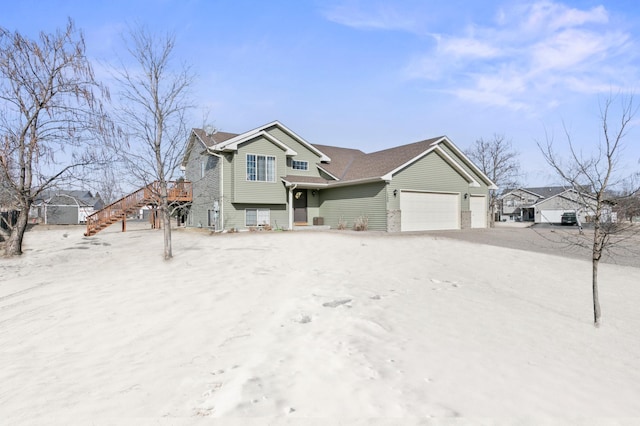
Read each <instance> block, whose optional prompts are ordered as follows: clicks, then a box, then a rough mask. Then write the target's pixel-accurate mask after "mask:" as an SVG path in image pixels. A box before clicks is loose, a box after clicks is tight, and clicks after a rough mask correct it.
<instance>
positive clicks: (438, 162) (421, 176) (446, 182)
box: [388, 151, 487, 211]
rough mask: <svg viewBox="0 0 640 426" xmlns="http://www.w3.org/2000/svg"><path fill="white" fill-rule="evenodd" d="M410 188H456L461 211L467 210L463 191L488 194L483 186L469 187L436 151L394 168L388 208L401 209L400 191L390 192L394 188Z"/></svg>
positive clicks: (434, 190)
mask: <svg viewBox="0 0 640 426" xmlns="http://www.w3.org/2000/svg"><path fill="white" fill-rule="evenodd" d="M396 189H397V190H398V191H400V190H401V189H412V190H417V191H433V192H439V191H440V192H457V193H460V207H461V210H462V211H466V210H469V199H468V198H467V199H466V200H465V199H464V194H465V193H469V194H483V195H486V194H487V189H486V185H485V186H484V189H483V188H482V187H480V188H472V187H470V186H469V182H467V179H466V178H465V177H464V176H463V175H461V174H460V173H459V172H458V171H457V170H456V169H455V168H453V167H452V166H451V165H450V164H449V163H448V162H447V161H446V160H445V159H444V158H443V157H442V156H441V155H440V154H439V153H438V152H437V151H433V152H431V153H429V154H427V155H426V156H425V157H423V158H421V159H419V160H418V161H416V162H415V163H413V164H411V165H410V166H408V167H407V168H405V169H403V170H401V171H399V172H397V173H396V174H395V175H394V176H393V179H392V181H391V183H390V184H389V187H388V197H389V210H399V209H400V194H398V195H397V196H394V195H393V191H394V190H396Z"/></svg>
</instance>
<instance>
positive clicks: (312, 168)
mask: <svg viewBox="0 0 640 426" xmlns="http://www.w3.org/2000/svg"><path fill="white" fill-rule="evenodd" d="M267 133H269V134H270V135H272V136H273V137H275V138H276V139H278V140H279V141H281V142H282V143H284V144H285V145H287V146H288V147H289V148H291V149H293V150H294V151H295V152H296V153H297V154H298V155H296V156H293V157H291V158H290V160H289V161H288V162H287V169H286V173H285V174H287V175H297V176H312V177H321V176H320V171H319V170H318V168H317V167H316V164H317V163H319V162H320V157H319V156H318V155H317V154H315V153H314V152H312V151H310V150H309V148H307V147H306V146H304V145H303V144H301V143H300V142H298V141H297V140H296V139H294V138H292V137H291V136H289V135H288V134H287V133H285V132H284V131H282V130H281V129H280V128H279V127H272V128H270V129H268V130H267ZM291 160H297V161H307V162H308V163H309V170H307V171H302V170H294V169H292V168H291Z"/></svg>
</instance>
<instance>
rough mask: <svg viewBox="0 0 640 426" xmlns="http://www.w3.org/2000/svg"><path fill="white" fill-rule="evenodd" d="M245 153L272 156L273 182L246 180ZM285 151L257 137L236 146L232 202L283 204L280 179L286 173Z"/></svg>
mask: <svg viewBox="0 0 640 426" xmlns="http://www.w3.org/2000/svg"><path fill="white" fill-rule="evenodd" d="M247 154H255V155H266V156H274V157H275V158H276V170H275V181H274V182H259V181H248V180H247ZM286 164H287V162H286V155H285V152H284V151H283V150H282V148H280V147H279V146H277V145H275V144H273V143H271V142H270V141H268V140H266V139H265V138H264V137H258V138H256V139H253V140H251V141H249V142H247V143H244V144H242V145H241V146H239V147H238V152H237V153H236V154H235V158H234V165H233V169H234V170H233V182H232V183H233V200H232V202H233V203H258V204H285V203H286V202H287V200H286V192H285V191H284V190H283V183H282V180H281V179H280V178H281V177H283V176H285V175H286V174H287V170H286V169H287V166H286Z"/></svg>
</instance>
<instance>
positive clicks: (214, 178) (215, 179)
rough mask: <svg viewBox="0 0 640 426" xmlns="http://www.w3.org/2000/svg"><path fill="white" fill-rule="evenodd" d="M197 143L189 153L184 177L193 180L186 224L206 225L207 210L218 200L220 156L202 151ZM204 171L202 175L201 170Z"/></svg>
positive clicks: (207, 219) (207, 218)
mask: <svg viewBox="0 0 640 426" xmlns="http://www.w3.org/2000/svg"><path fill="white" fill-rule="evenodd" d="M203 150H204V148H203V147H202V146H201V145H200V144H199V143H198V145H197V146H196V149H194V150H193V151H192V152H191V154H190V155H189V159H188V161H187V165H186V170H185V178H186V179H187V180H188V181H191V182H193V202H192V204H191V208H190V211H189V217H188V218H187V226H195V227H206V226H208V224H209V210H213V205H214V202H215V201H216V200H218V201H219V202H220V167H221V164H220V163H221V161H220V158H218V157H216V156H213V155H210V154H206V153H204V152H202V151H203ZM203 171H204V176H203V175H202V172H203Z"/></svg>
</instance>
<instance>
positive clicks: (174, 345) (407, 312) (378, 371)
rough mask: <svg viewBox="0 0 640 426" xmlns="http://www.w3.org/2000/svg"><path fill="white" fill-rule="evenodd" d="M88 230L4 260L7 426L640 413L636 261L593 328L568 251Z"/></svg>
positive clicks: (350, 237) (619, 278) (366, 236)
mask: <svg viewBox="0 0 640 426" xmlns="http://www.w3.org/2000/svg"><path fill="white" fill-rule="evenodd" d="M82 232H83V229H82V228H80V227H60V228H52V229H50V230H34V231H30V232H29V233H27V235H26V239H25V246H24V248H25V249H26V252H25V254H24V255H23V256H21V257H20V258H15V259H0V419H4V420H0V423H2V424H34V423H35V424H91V423H93V424H104V423H109V424H141V423H144V424H192V423H193V422H194V421H195V422H197V421H198V419H199V418H201V417H223V418H225V420H226V421H233V422H234V423H233V424H246V423H247V422H250V423H251V424H267V422H266V421H265V418H270V419H271V420H270V421H271V422H272V423H270V424H291V423H295V424H300V423H302V424H307V423H309V422H312V423H313V424H339V423H338V421H341V422H342V423H340V424H349V423H357V424H371V423H375V422H376V421H377V422H382V423H384V424H418V423H420V422H421V421H422V419H425V418H429V417H433V418H435V420H434V421H438V420H443V419H448V418H450V417H462V418H463V420H469V419H484V420H483V421H484V424H494V423H491V422H490V421H487V418H492V419H493V420H494V421H498V424H512V422H514V423H518V422H519V421H516V419H520V424H521V421H522V420H523V419H528V420H526V422H525V424H538V421H541V420H544V421H545V422H547V423H548V422H552V423H554V424H566V423H565V422H566V421H570V423H573V421H575V420H576V419H583V420H585V419H586V420H593V419H595V418H600V419H599V421H601V420H602V418H607V419H606V420H608V421H613V419H616V421H617V422H618V423H616V424H634V421H636V420H637V418H638V417H640V308H639V307H640V269H638V268H631V267H624V266H616V265H610V264H602V265H601V268H600V283H601V286H600V287H601V303H602V310H603V325H602V327H601V328H599V329H595V328H594V327H593V326H592V308H591V281H590V277H591V269H590V264H589V263H588V262H585V261H581V260H575V259H568V258H563V257H558V256H549V255H545V254H540V253H529V252H526V251H519V250H511V249H506V248H500V247H491V246H487V245H479V244H472V243H467V242H461V241H453V240H449V239H444V238H438V237H434V236H429V235H383V234H378V233H356V232H351V231H346V232H257V233H240V234H225V235H210V234H208V233H205V232H199V231H193V230H192V231H188V230H178V231H174V233H173V243H174V255H175V257H174V259H173V260H171V261H170V262H164V261H163V260H162V232H161V231H157V230H150V229H146V225H145V226H137V227H136V226H134V225H129V231H128V232H127V233H120V232H118V226H117V225H114V226H113V227H112V228H110V229H108V230H106V231H104V232H102V233H100V234H98V235H97V236H95V237H91V238H85V237H83V236H82ZM634 417H635V418H636V419H633V418H634ZM531 419H537V420H531ZM5 422H7V423H5ZM527 422H528V423H527ZM427 424H433V423H427ZM446 424H450V423H446Z"/></svg>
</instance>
